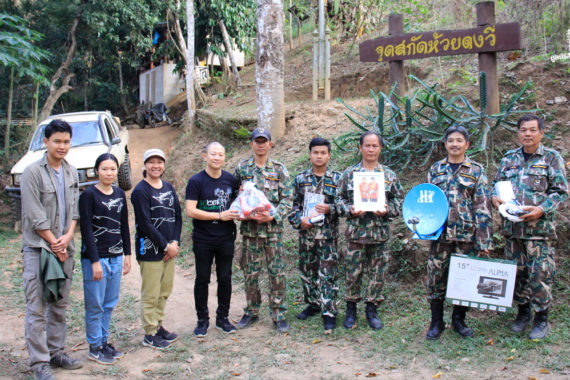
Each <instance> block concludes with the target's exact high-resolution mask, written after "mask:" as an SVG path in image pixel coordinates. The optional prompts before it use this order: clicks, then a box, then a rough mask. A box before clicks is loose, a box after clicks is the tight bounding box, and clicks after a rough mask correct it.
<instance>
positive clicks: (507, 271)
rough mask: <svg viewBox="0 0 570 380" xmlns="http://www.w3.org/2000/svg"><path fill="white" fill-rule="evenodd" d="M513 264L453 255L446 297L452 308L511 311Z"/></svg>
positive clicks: (498, 260) (513, 285) (497, 260)
mask: <svg viewBox="0 0 570 380" xmlns="http://www.w3.org/2000/svg"><path fill="white" fill-rule="evenodd" d="M516 275H517V265H516V263H515V262H514V261H510V260H500V259H489V258H481V257H472V256H466V255H451V259H450V261H449V276H448V279H447V293H446V295H445V298H446V300H447V301H448V302H450V303H451V304H453V305H462V306H468V307H474V308H478V309H481V310H494V311H501V312H505V311H507V310H510V309H511V308H512V303H513V292H514V290H515V280H516Z"/></svg>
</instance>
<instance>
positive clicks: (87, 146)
mask: <svg viewBox="0 0 570 380" xmlns="http://www.w3.org/2000/svg"><path fill="white" fill-rule="evenodd" d="M54 119H62V120H65V121H67V122H68V123H69V124H70V125H71V127H72V131H73V132H72V136H71V147H70V149H69V153H68V154H67V156H66V157H65V159H66V160H67V162H69V163H70V164H71V165H73V166H75V168H77V174H78V176H79V190H80V191H81V190H83V189H85V188H86V187H87V186H90V185H94V184H95V183H97V177H96V175H95V170H94V168H93V166H94V165H95V160H96V159H97V157H99V155H101V154H103V153H107V152H110V153H112V154H114V155H115V156H116V157H117V159H118V161H119V173H118V185H119V187H121V188H122V189H123V190H130V189H131V187H132V175H131V166H130V162H129V150H128V143H129V131H128V130H127V128H125V127H122V126H121V125H120V122H119V121H118V119H117V118H114V117H113V115H112V114H111V113H110V112H109V111H104V112H103V111H90V112H75V113H65V114H60V115H53V116H50V117H48V118H47V119H45V120H43V121H42V122H41V123H39V124H38V126H37V128H36V131H35V132H34V135H33V137H32V141H31V142H30V146H29V148H28V152H27V153H26V154H25V155H24V156H23V157H22V158H21V159H20V160H19V161H18V162H17V163H16V165H14V167H12V170H11V171H10V174H11V177H12V181H11V185H10V186H7V187H6V188H5V191H6V192H7V193H8V196H9V197H11V198H14V199H13V205H14V207H13V209H14V210H13V211H14V212H13V215H14V219H15V220H16V221H19V220H20V218H21V205H20V199H21V195H20V178H21V176H22V173H23V172H24V169H25V168H26V167H27V166H28V165H29V164H31V163H32V162H35V161H38V160H39V159H41V158H42V156H43V155H44V153H45V151H46V147H45V144H44V130H45V127H46V125H48V124H49V123H50V121H52V120H54Z"/></svg>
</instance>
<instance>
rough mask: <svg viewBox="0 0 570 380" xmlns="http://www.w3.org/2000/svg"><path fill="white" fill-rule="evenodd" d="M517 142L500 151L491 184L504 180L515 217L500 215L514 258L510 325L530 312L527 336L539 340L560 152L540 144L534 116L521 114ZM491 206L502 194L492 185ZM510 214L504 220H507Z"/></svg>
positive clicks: (560, 199) (561, 179) (550, 272)
mask: <svg viewBox="0 0 570 380" xmlns="http://www.w3.org/2000/svg"><path fill="white" fill-rule="evenodd" d="M517 127H518V137H519V141H520V143H521V145H522V146H521V147H520V148H517V149H513V150H510V151H508V152H507V153H505V156H504V157H503V159H502V160H501V164H500V167H499V171H498V172H497V175H496V176H495V183H497V182H499V181H509V182H510V183H511V185H512V188H513V193H514V196H515V201H516V202H515V204H516V205H517V206H518V207H519V212H518V215H516V216H518V218H519V219H520V221H519V222H514V221H512V220H513V218H512V217H510V218H508V219H507V218H506V217H504V216H503V217H502V227H503V234H504V235H505V257H506V258H507V259H513V260H515V261H516V262H517V267H518V269H517V279H516V286H515V297H514V299H515V300H516V301H517V303H518V305H519V306H518V308H519V310H518V315H517V317H516V319H515V321H514V322H513V324H512V326H511V330H512V331H513V332H522V331H524V330H525V329H526V327H527V325H528V324H529V322H530V320H531V319H532V310H531V307H532V309H533V310H534V312H535V316H534V322H533V328H532V331H531V333H530V336H529V338H530V339H542V338H544V337H545V336H546V335H547V334H548V331H549V330H550V327H549V325H548V310H549V308H550V303H551V300H552V289H551V287H552V283H553V278H554V270H555V264H554V247H553V246H552V244H551V241H552V240H553V239H556V230H555V228H556V226H555V221H554V215H555V213H556V209H557V208H558V206H560V205H561V204H563V203H564V201H565V200H566V198H567V197H568V182H567V181H566V173H565V171H564V162H563V160H562V157H561V156H560V153H558V152H557V151H555V150H554V149H551V148H546V147H545V146H543V145H542V143H541V140H542V137H543V136H544V127H543V123H542V120H541V119H540V118H539V117H537V116H535V115H525V116H523V117H521V118H520V119H519V121H518V124H517ZM492 195H493V198H492V201H493V206H495V207H496V208H499V206H501V205H502V204H503V203H505V202H508V201H509V200H507V199H501V198H500V197H498V194H497V189H494V190H493V194H492ZM509 219H510V220H509Z"/></svg>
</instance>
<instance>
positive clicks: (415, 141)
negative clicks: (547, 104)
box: [334, 72, 538, 171]
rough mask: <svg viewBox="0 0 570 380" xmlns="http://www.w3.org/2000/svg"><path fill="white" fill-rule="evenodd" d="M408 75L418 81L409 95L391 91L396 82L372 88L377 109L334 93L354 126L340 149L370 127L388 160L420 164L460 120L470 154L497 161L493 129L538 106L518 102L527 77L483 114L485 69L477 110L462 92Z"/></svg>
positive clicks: (353, 146) (353, 145) (353, 147)
mask: <svg viewBox="0 0 570 380" xmlns="http://www.w3.org/2000/svg"><path fill="white" fill-rule="evenodd" d="M409 78H411V79H413V80H414V81H415V82H416V83H418V85H419V86H418V88H417V89H416V90H415V91H414V92H413V94H412V96H411V97H409V98H408V97H405V96H404V97H399V96H398V95H397V94H396V93H395V89H396V84H394V86H392V88H391V89H390V91H389V92H388V93H387V94H385V93H383V92H378V93H375V92H374V91H373V90H370V95H371V97H372V99H373V100H374V104H375V106H376V109H375V113H373V112H372V111H371V110H370V109H369V107H366V112H361V111H359V110H357V109H355V108H354V107H352V106H350V105H348V104H346V103H345V102H344V101H343V100H342V99H340V98H338V99H337V101H338V102H340V103H342V104H344V106H345V107H346V108H347V111H346V112H345V113H344V114H345V115H346V117H347V118H348V119H349V120H350V121H351V122H352V123H353V124H354V125H355V126H356V127H357V129H356V130H355V131H351V132H348V133H346V134H343V135H341V136H339V137H338V138H336V139H335V140H334V142H335V144H336V145H337V146H338V147H339V149H341V150H342V151H346V152H357V151H358V146H357V145H358V144H357V141H358V139H359V137H360V135H361V133H362V132H364V131H369V130H371V131H375V132H377V133H379V134H380V135H381V136H382V138H383V140H384V148H383V150H382V155H383V160H384V162H385V163H386V164H387V165H389V166H391V167H392V168H394V169H395V170H398V171H400V170H402V169H403V168H406V167H409V166H411V167H421V166H425V165H426V164H428V163H429V162H430V160H431V158H432V155H433V153H434V151H435V150H436V148H437V146H438V144H439V143H440V142H441V140H442V138H443V137H444V135H445V130H446V128H447V127H449V126H450V125H452V124H461V125H463V126H464V127H465V128H467V130H468V131H469V133H470V134H471V135H472V139H471V141H472V142H471V148H470V150H469V151H468V154H470V155H471V156H477V155H480V154H483V155H484V156H485V161H486V163H487V165H489V161H491V162H493V164H495V165H496V166H497V165H498V162H499V160H500V157H502V152H499V151H498V150H497V147H496V145H495V144H494V135H495V134H496V133H497V132H498V131H499V130H500V129H504V130H507V131H511V132H512V131H516V122H515V121H514V119H512V118H514V117H516V115H519V114H523V113H529V112H536V111H538V109H531V110H519V109H517V108H516V105H517V104H518V102H519V101H520V100H521V99H522V98H523V97H524V94H525V93H526V91H527V90H528V89H529V88H531V87H532V82H530V81H529V82H527V83H526V84H525V85H524V86H523V87H522V89H521V90H520V91H519V92H517V93H515V94H513V95H512V96H511V99H510V100H509V102H508V103H507V104H506V105H505V106H504V107H502V108H501V111H500V112H499V113H497V114H487V86H486V75H485V73H484V72H481V73H480V75H479V80H480V85H479V100H480V103H479V104H480V109H479V111H477V109H476V108H475V107H474V106H473V105H472V104H471V103H470V102H469V101H468V100H467V99H466V98H465V97H464V96H463V95H459V96H453V97H451V98H446V97H445V96H444V95H442V94H441V93H440V92H438V91H437V90H436V85H433V86H430V85H428V84H426V83H425V82H423V81H422V80H420V79H419V78H417V77H415V76H414V75H410V76H409Z"/></svg>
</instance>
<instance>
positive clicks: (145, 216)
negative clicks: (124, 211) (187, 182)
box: [131, 149, 182, 350]
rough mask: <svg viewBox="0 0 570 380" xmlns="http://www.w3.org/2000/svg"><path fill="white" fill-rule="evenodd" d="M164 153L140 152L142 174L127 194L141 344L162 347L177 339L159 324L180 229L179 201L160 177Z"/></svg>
mask: <svg viewBox="0 0 570 380" xmlns="http://www.w3.org/2000/svg"><path fill="white" fill-rule="evenodd" d="M165 161H166V158H165V155H164V152H163V151H162V150H160V149H149V150H147V151H146V152H145V153H144V156H143V163H144V169H143V177H144V179H143V180H142V181H140V182H139V183H138V184H137V186H136V187H135V189H134V190H133V192H132V194H131V203H132V204H133V208H134V211H135V224H136V235H135V243H136V254H137V261H138V263H139V265H140V271H141V277H142V289H141V299H142V321H143V328H144V330H145V336H144V339H143V345H145V346H148V347H152V348H155V349H159V350H161V349H164V348H166V347H168V346H169V345H170V344H171V343H172V342H174V341H175V340H176V339H178V335H176V334H174V333H171V332H168V331H167V330H166V329H165V328H164V327H163V326H162V322H163V320H164V307H165V305H166V300H167V299H168V296H169V295H170V293H171V292H172V285H173V281H174V263H175V260H174V259H175V257H176V256H178V250H179V248H178V242H179V240H180V232H181V230H182V214H181V209H180V203H179V201H178V196H177V195H176V191H175V190H174V187H173V186H172V185H171V184H170V183H168V182H166V181H163V180H162V179H161V177H162V174H164V169H165Z"/></svg>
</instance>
